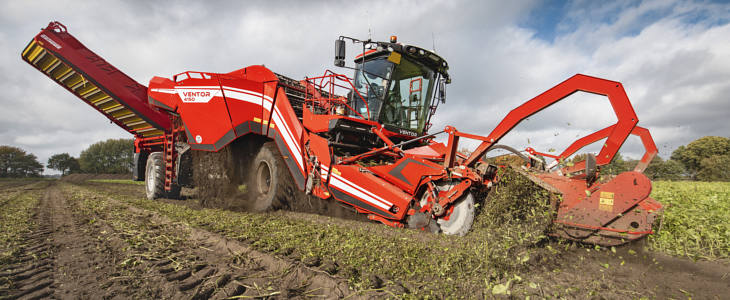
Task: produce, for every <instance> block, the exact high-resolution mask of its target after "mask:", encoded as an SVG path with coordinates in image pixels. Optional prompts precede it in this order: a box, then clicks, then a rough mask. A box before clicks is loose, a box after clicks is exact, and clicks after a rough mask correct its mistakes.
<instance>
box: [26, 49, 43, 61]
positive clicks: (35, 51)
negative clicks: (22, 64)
mask: <svg viewBox="0 0 730 300" xmlns="http://www.w3.org/2000/svg"><path fill="white" fill-rule="evenodd" d="M41 51H43V47H35V49H33V51H31V52H30V54H28V57H26V58H27V59H28V61H29V62H33V61H35V58H36V57H38V54H41Z"/></svg>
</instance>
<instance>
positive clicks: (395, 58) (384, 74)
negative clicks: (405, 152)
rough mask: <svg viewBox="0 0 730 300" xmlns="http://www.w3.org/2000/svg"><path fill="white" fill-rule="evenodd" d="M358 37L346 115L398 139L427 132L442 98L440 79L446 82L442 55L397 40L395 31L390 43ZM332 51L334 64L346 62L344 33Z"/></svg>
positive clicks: (445, 67)
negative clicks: (373, 124) (372, 123)
mask: <svg viewBox="0 0 730 300" xmlns="http://www.w3.org/2000/svg"><path fill="white" fill-rule="evenodd" d="M362 43H363V44H364V48H363V53H362V54H360V55H358V56H357V57H356V58H355V68H354V70H355V76H354V80H353V85H354V88H355V90H354V91H353V92H352V93H350V94H349V95H348V101H349V104H350V106H351V107H352V108H353V109H354V110H355V111H351V112H349V113H348V115H349V116H350V117H355V118H365V119H369V120H372V121H375V122H378V123H380V124H383V126H384V127H385V129H386V130H388V131H390V132H392V133H394V135H395V137H396V139H398V140H404V139H409V138H411V137H418V136H421V135H424V134H426V132H427V130H428V127H429V125H430V123H429V121H430V118H431V116H432V115H433V113H434V112H435V109H436V107H437V105H438V103H439V100H440V101H444V100H445V97H444V85H445V84H446V83H450V78H449V75H448V73H447V70H448V64H447V63H446V61H445V60H444V59H443V58H441V57H440V56H438V55H436V53H433V52H431V51H428V50H426V49H422V48H419V47H415V46H410V45H403V44H400V43H397V41H396V38H395V36H392V37H391V42H390V43H386V42H373V41H370V40H368V41H362ZM340 47H341V48H340ZM340 49H341V50H340ZM335 51H336V56H335V65H337V66H344V40H343V39H342V37H341V38H340V39H339V40H337V41H336V44H335ZM338 59H339V60H338Z"/></svg>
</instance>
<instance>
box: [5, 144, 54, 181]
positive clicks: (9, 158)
mask: <svg viewBox="0 0 730 300" xmlns="http://www.w3.org/2000/svg"><path fill="white" fill-rule="evenodd" d="M42 172H43V165H42V164H41V163H40V162H38V158H37V157H36V156H35V154H32V153H26V152H25V150H23V149H20V148H18V147H12V146H0V177H39V176H40V175H41V173H42Z"/></svg>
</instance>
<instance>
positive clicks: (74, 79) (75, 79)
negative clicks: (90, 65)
mask: <svg viewBox="0 0 730 300" xmlns="http://www.w3.org/2000/svg"><path fill="white" fill-rule="evenodd" d="M82 82H83V78H82V77H81V75H79V73H76V72H74V74H73V75H71V76H69V77H68V78H66V80H65V81H64V82H63V85H65V86H67V87H68V88H71V87H73V86H75V85H77V84H79V83H82Z"/></svg>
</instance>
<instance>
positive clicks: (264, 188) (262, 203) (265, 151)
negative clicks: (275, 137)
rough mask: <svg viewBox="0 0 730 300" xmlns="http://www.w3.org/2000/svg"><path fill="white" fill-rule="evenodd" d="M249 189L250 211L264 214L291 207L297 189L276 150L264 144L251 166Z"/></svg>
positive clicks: (271, 145) (268, 144) (271, 143)
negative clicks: (290, 203)
mask: <svg viewBox="0 0 730 300" xmlns="http://www.w3.org/2000/svg"><path fill="white" fill-rule="evenodd" d="M249 171H250V175H249V180H248V185H247V189H248V191H249V193H250V195H251V199H250V201H249V203H248V210H251V211H256V212H262V211H269V210H277V209H282V208H286V207H288V206H289V204H288V203H289V202H290V201H291V200H292V199H291V198H293V197H294V196H295V195H294V193H295V188H294V186H293V180H292V177H291V174H289V170H288V169H287V167H286V165H285V163H284V160H283V159H282V157H281V154H280V153H279V150H278V149H277V148H276V143H274V142H273V141H269V142H266V143H264V145H263V146H262V147H261V149H260V150H259V152H258V153H257V154H256V156H255V157H254V159H253V161H252V163H251V165H250V170H249Z"/></svg>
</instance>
